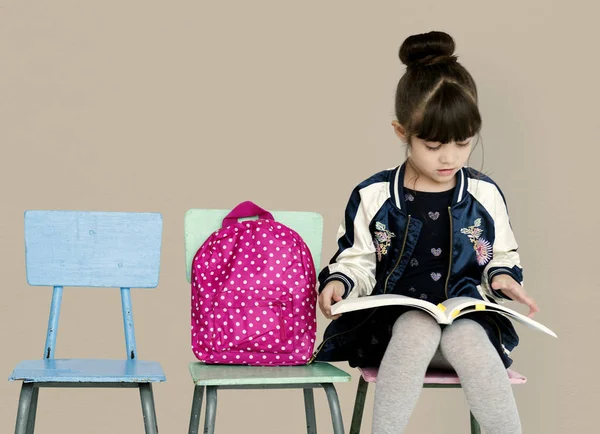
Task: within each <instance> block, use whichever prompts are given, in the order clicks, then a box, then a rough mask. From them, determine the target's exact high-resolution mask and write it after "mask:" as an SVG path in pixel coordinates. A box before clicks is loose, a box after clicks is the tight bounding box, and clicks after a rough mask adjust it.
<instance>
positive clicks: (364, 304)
mask: <svg viewBox="0 0 600 434" xmlns="http://www.w3.org/2000/svg"><path fill="white" fill-rule="evenodd" d="M393 305H396V306H413V307H417V308H419V309H422V310H425V311H427V312H429V313H430V314H431V315H432V316H434V317H435V318H436V319H437V321H438V322H439V323H446V322H447V321H446V317H445V315H444V313H443V312H442V310H441V309H440V308H438V307H437V306H436V305H435V304H433V303H430V302H428V301H425V300H420V299H417V298H412V297H407V296H405V295H398V294H379V295H368V296H366V297H358V298H347V299H345V300H342V301H340V302H337V303H335V304H334V305H333V306H331V314H332V315H338V314H342V313H345V312H352V311H355V310H361V309H371V308H374V307H380V306H393Z"/></svg>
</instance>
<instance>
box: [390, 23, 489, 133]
mask: <svg viewBox="0 0 600 434" xmlns="http://www.w3.org/2000/svg"><path fill="white" fill-rule="evenodd" d="M454 48H455V45H454V40H453V39H452V37H451V36H450V35H448V34H447V33H444V32H437V31H434V32H429V33H423V34H418V35H412V36H409V37H408V38H407V39H406V40H405V41H404V42H403V43H402V46H401V47H400V53H399V55H400V60H401V61H402V63H403V64H405V65H406V72H405V73H404V75H403V76H402V78H400V81H399V83H398V88H397V90H396V118H397V119H398V122H399V123H400V124H401V125H402V127H403V128H404V130H405V134H406V137H407V140H408V143H409V145H410V142H411V139H412V138H413V137H418V138H420V139H423V140H427V141H431V142H440V143H449V142H452V141H463V140H465V139H468V138H469V137H473V136H475V135H476V134H478V133H479V131H480V130H481V115H480V114H479V108H478V107H477V87H476V85H475V81H474V80H473V77H471V74H469V72H468V71H467V70H466V69H465V68H464V67H463V66H462V65H461V64H460V63H458V62H457V57H456V56H455V55H454Z"/></svg>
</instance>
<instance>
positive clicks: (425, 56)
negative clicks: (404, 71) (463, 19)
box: [399, 31, 456, 68]
mask: <svg viewBox="0 0 600 434" xmlns="http://www.w3.org/2000/svg"><path fill="white" fill-rule="evenodd" d="M454 48H455V45H454V39H452V36H450V35H449V34H447V33H444V32H438V31H433V32H429V33H422V34H418V35H412V36H409V37H408V38H406V40H405V41H404V43H403V44H402V46H401V47H400V53H399V56H400V61H401V62H402V63H403V64H405V65H406V66H407V68H414V67H421V66H430V65H434V64H437V63H453V62H456V56H453V54H454Z"/></svg>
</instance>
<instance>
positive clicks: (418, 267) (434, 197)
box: [394, 187, 454, 304]
mask: <svg viewBox="0 0 600 434" xmlns="http://www.w3.org/2000/svg"><path fill="white" fill-rule="evenodd" d="M404 193H405V195H404V199H405V202H406V207H407V211H408V214H409V215H411V216H413V217H414V218H417V219H419V220H420V221H421V222H422V223H423V226H422V228H421V233H420V235H419V242H418V243H417V245H416V247H415V250H414V251H413V254H412V257H411V258H410V262H409V264H408V267H407V268H406V270H405V271H404V273H403V274H402V278H401V279H400V280H399V282H398V284H397V286H396V288H395V291H394V292H395V293H397V294H402V295H407V296H409V297H414V298H420V299H422V300H427V301H430V302H431V303H434V304H438V303H441V302H442V301H444V300H446V298H447V297H446V290H445V288H446V279H447V278H448V268H449V263H450V262H449V261H450V258H449V254H450V215H449V212H448V207H449V206H450V204H451V203H452V197H453V195H454V188H453V189H451V190H447V191H442V192H436V193H429V192H423V191H414V190H410V189H408V188H406V187H405V188H404Z"/></svg>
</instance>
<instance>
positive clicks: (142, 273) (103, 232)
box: [25, 211, 162, 288]
mask: <svg viewBox="0 0 600 434" xmlns="http://www.w3.org/2000/svg"><path fill="white" fill-rule="evenodd" d="M161 239H162V216H161V215H160V214H159V213H121V212H79V211H27V212H26V213H25V256H26V267H27V282H28V283H29V284H30V285H34V286H86V287H89V286H94V287H112V288H123V287H125V288H154V287H156V286H157V285H158V277H159V268H160V248H161Z"/></svg>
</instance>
